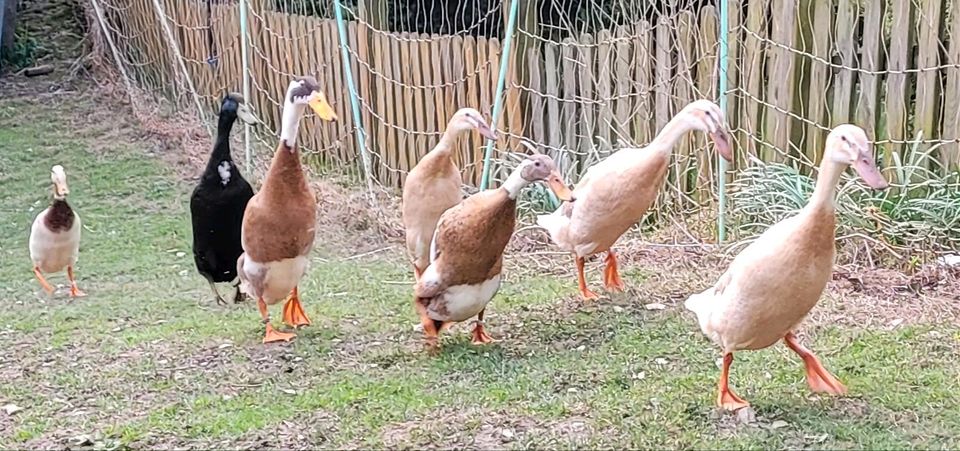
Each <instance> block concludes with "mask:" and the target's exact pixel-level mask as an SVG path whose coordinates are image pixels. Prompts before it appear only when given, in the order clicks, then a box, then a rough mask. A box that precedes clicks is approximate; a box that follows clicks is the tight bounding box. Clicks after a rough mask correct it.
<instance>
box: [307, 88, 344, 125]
mask: <svg viewBox="0 0 960 451" xmlns="http://www.w3.org/2000/svg"><path fill="white" fill-rule="evenodd" d="M309 105H310V109H312V110H313V112H314V113H316V114H317V116H318V117H319V118H320V119H323V120H325V121H335V120H337V113H334V112H333V107H331V106H330V104H329V103H327V96H326V95H324V94H323V93H322V92H318V93H317V94H316V95H315V96H313V99H311V100H310V103H309Z"/></svg>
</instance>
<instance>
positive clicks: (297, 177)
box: [263, 101, 307, 191]
mask: <svg viewBox="0 0 960 451" xmlns="http://www.w3.org/2000/svg"><path fill="white" fill-rule="evenodd" d="M303 112H304V106H303V105H295V104H292V103H291V102H289V101H288V102H287V103H286V104H285V105H284V107H283V124H282V128H281V129H280V143H279V144H278V145H277V151H276V152H275V153H274V155H273V161H272V162H271V163H270V169H269V170H268V171H267V176H266V178H265V179H264V182H263V189H264V190H268V191H273V190H278V189H279V188H280V187H295V188H297V189H299V188H302V187H303V186H305V185H306V183H307V181H306V178H305V177H304V175H303V168H302V167H301V166H300V149H299V148H298V147H297V133H298V132H299V130H300V119H301V118H302V117H303Z"/></svg>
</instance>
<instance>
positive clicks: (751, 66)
mask: <svg viewBox="0 0 960 451" xmlns="http://www.w3.org/2000/svg"><path fill="white" fill-rule="evenodd" d="M768 8H769V0H753V1H751V2H750V5H749V7H748V8H747V23H746V26H745V27H744V28H745V29H744V34H745V37H744V44H743V69H742V71H741V76H742V77H743V83H742V86H743V89H744V91H743V100H742V102H743V104H744V106H743V108H741V118H740V124H741V128H743V134H742V136H741V138H740V142H741V143H743V149H744V150H745V152H744V154H743V156H744V160H743V161H742V162H741V163H746V158H745V157H746V156H747V155H752V156H755V157H761V155H760V154H761V148H762V147H763V146H762V144H760V142H759V141H760V140H761V139H763V138H764V137H762V136H759V135H760V124H761V123H762V120H763V116H762V115H763V111H764V109H762V108H760V106H761V105H760V102H758V99H762V98H763V97H762V95H761V94H760V93H761V86H762V83H763V78H764V77H763V72H764V62H765V54H764V48H765V47H766V45H765V44H764V42H763V40H764V39H766V38H767V31H766V30H767V9H768Z"/></svg>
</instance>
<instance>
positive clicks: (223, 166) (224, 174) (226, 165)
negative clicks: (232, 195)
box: [217, 160, 233, 186]
mask: <svg viewBox="0 0 960 451" xmlns="http://www.w3.org/2000/svg"><path fill="white" fill-rule="evenodd" d="M232 168H233V165H232V164H230V162H229V161H226V160H224V161H221V162H220V166H217V172H218V173H220V184H221V185H223V186H227V183H230V175H231V174H232V171H231V170H232Z"/></svg>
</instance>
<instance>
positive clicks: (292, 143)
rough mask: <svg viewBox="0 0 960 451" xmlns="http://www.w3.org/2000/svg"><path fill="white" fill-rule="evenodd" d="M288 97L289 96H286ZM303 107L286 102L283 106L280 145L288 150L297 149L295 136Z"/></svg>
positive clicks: (298, 129)
mask: <svg viewBox="0 0 960 451" xmlns="http://www.w3.org/2000/svg"><path fill="white" fill-rule="evenodd" d="M288 97H289V96H288ZM305 109H306V106H304V105H297V104H294V103H293V102H290V101H289V100H287V101H286V102H285V103H284V104H283V122H282V123H281V126H280V141H281V144H286V146H287V147H288V148H290V149H294V148H296V147H297V135H298V134H299V132H300V119H302V118H303V112H304V110H305Z"/></svg>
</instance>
